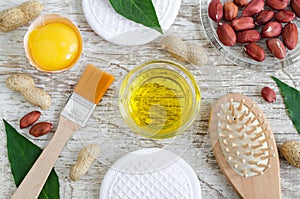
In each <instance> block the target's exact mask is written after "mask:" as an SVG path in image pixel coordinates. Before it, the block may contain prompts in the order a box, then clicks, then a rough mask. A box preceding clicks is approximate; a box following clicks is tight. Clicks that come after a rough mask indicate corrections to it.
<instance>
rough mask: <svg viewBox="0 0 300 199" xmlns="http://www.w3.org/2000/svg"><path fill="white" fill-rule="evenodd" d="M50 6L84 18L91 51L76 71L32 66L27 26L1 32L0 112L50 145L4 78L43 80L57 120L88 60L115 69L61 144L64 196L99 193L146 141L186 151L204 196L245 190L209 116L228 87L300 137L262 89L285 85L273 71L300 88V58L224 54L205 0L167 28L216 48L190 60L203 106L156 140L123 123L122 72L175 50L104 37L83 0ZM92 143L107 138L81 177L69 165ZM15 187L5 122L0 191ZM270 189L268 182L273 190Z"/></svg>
mask: <svg viewBox="0 0 300 199" xmlns="http://www.w3.org/2000/svg"><path fill="white" fill-rule="evenodd" d="M21 2H22V0H14V1H13V0H5V1H4V0H1V1H0V9H4V8H8V7H11V6H13V5H17V4H18V3H21ZM43 3H44V4H45V10H44V12H43V13H60V14H62V15H66V16H68V17H69V18H71V19H72V20H73V21H74V22H75V23H77V24H78V26H79V29H80V31H81V32H82V36H83V40H84V51H83V54H82V57H81V59H80V61H79V63H78V64H77V65H76V66H75V67H74V68H73V69H72V70H70V71H67V72H64V73H60V74H46V73H41V72H38V71H37V70H35V69H34V68H33V67H31V66H30V65H29V63H28V61H27V59H26V57H25V53H24V50H23V47H22V40H23V36H24V34H25V32H26V29H27V26H24V27H21V28H18V29H17V30H15V31H13V32H10V33H0V88H1V89H0V109H1V112H0V117H1V118H5V119H6V120H7V121H8V122H10V123H11V124H12V125H13V126H15V127H16V128H17V130H19V132H20V133H22V134H23V135H24V136H25V137H27V138H28V139H30V140H31V141H33V142H34V143H35V144H37V145H39V146H40V147H42V148H44V147H45V146H46V145H47V143H48V142H49V140H50V139H51V136H52V135H51V134H50V135H47V136H44V137H40V138H38V139H35V138H33V137H31V136H30V135H29V134H28V129H25V130H20V129H19V128H18V121H19V119H20V117H21V116H23V115H24V114H26V113H28V112H30V111H32V110H37V107H34V106H32V105H30V104H29V103H27V102H26V101H25V100H24V98H23V97H22V96H21V95H20V94H19V93H16V92H12V91H10V90H9V89H8V88H6V86H5V79H6V78H7V77H8V76H9V75H10V74H12V73H28V74H30V75H32V76H33V77H34V78H35V80H36V83H37V85H39V86H40V87H42V88H45V89H46V90H47V91H48V92H49V93H50V95H51V97H52V100H53V105H52V106H51V108H50V110H48V111H42V117H41V119H40V120H41V121H42V120H44V121H50V122H52V123H53V124H54V129H55V127H56V126H57V122H58V115H59V112H60V110H61V109H62V107H63V106H64V103H65V102H66V100H67V98H68V96H69V94H70V93H71V92H72V90H73V88H74V85H75V84H76V82H77V81H78V78H79V76H80V74H81V72H82V70H83V68H84V66H85V65H86V64H87V63H93V64H95V65H96V66H97V67H99V68H101V69H104V70H106V71H107V72H109V73H112V74H113V75H114V76H115V77H116V81H115V82H114V84H113V85H112V86H111V88H110V89H109V90H108V92H107V94H106V95H105V96H104V98H103V100H102V101H101V102H100V104H99V106H98V107H97V108H96V110H95V112H94V114H93V115H92V117H91V118H90V120H89V122H88V123H87V126H86V128H84V129H81V130H80V131H79V132H77V133H76V134H75V135H74V136H73V138H72V139H71V140H70V141H69V142H68V144H67V145H66V146H65V148H64V150H63V151H62V153H61V155H60V157H59V160H58V161H57V163H56V165H55V170H56V172H57V173H58V175H59V179H60V196H61V198H74V199H75V198H78V199H79V198H80V199H81V198H98V197H99V189H100V185H101V182H102V179H103V177H104V175H105V173H106V172H107V170H108V169H109V168H110V166H111V165H112V164H113V162H115V161H116V160H117V159H118V158H120V157H121V156H122V155H124V154H126V153H128V152H130V151H134V150H136V149H140V148H144V147H165V148H166V149H168V150H170V151H173V152H175V153H176V154H178V155H181V156H182V157H183V158H184V159H185V160H186V161H187V162H188V163H189V164H190V165H191V166H192V167H193V168H194V170H195V171H196V173H197V175H198V178H199V181H200V183H201V186H202V193H203V198H205V199H206V198H238V196H237V195H236V193H235V192H234V190H233V189H232V188H231V186H230V185H229V184H228V182H227V180H226V179H225V177H224V176H223V174H222V173H221V171H220V169H219V168H218V165H217V162H216V160H215V158H214V156H213V154H212V151H211V148H210V145H209V143H208V136H207V130H208V117H209V111H210V107H211V103H212V102H214V101H215V100H216V99H217V98H219V97H221V96H222V95H224V94H226V93H228V92H238V93H243V94H246V95H248V96H249V97H251V98H252V99H254V100H255V101H256V102H257V103H258V104H259V106H260V108H261V109H262V110H263V111H264V113H265V115H266V117H267V118H268V119H269V122H270V123H271V127H272V129H273V132H274V134H275V138H276V141H277V144H278V146H279V147H280V145H281V144H282V143H283V142H284V141H286V140H289V139H292V140H295V141H300V136H299V135H298V134H297V132H296V130H295V129H294V128H293V126H292V123H291V121H290V120H289V118H288V116H287V114H286V110H285V108H284V105H283V100H282V97H281V96H280V95H278V99H277V101H276V103H274V104H268V103H266V102H264V101H263V100H262V98H261V97H260V90H261V88H262V87H263V86H266V85H267V86H270V87H272V88H273V89H275V91H276V92H277V93H278V89H277V87H276V85H275V83H274V82H273V81H272V80H271V79H270V78H269V76H270V75H274V76H277V77H279V78H280V79H281V80H284V81H285V82H287V83H289V84H290V85H293V86H295V87H297V88H298V89H300V69H299V68H298V67H299V66H298V65H297V66H291V67H288V68H286V69H284V70H279V71H276V72H268V73H260V72H255V71H252V70H247V69H243V68H241V67H239V66H234V65H232V64H231V63H230V62H229V61H227V60H226V59H224V58H222V57H220V56H219V55H218V54H217V52H216V51H215V49H214V48H212V46H211V44H210V43H209V42H208V41H207V40H206V38H205V34H204V31H203V28H202V26H201V21H200V15H199V1H198V0H183V2H182V6H181V9H180V12H179V15H178V17H177V18H176V21H175V23H174V25H173V26H172V27H171V28H170V30H169V31H168V32H167V34H176V35H177V36H179V37H181V38H183V39H184V40H185V41H188V42H195V43H198V44H199V45H201V46H203V47H204V48H205V49H206V52H207V54H208V56H209V63H208V64H207V65H206V66H202V67H196V68H193V67H192V66H191V65H188V64H186V66H187V67H188V68H190V69H191V71H192V73H193V74H194V75H195V76H196V78H197V80H198V83H199V85H200V87H201V90H202V108H201V114H200V115H199V117H198V118H197V120H196V122H195V124H194V126H193V128H192V129H191V130H190V131H187V132H185V133H184V134H182V135H180V136H178V137H177V138H176V139H171V140H163V141H153V140H149V139H144V138H141V137H138V136H136V135H135V134H134V133H133V132H132V131H131V130H130V129H129V128H128V127H127V126H126V125H125V124H124V123H123V120H122V118H121V117H120V115H119V112H118V106H117V96H118V93H117V92H118V88H119V86H120V83H121V80H122V78H123V77H124V76H125V75H126V74H127V72H128V71H129V70H130V69H131V68H133V67H134V66H136V65H137V64H139V63H141V62H144V61H146V60H149V59H153V58H167V59H172V58H171V57H169V56H168V55H167V54H166V53H165V52H164V51H163V50H162V49H161V48H160V46H159V42H158V40H156V41H154V42H152V43H149V44H147V45H145V46H137V47H121V46H116V45H113V44H111V43H108V42H106V41H104V40H103V39H101V38H100V37H98V36H97V35H96V34H95V33H94V32H93V31H92V30H91V29H90V27H89V26H88V24H87V22H86V20H85V18H84V16H83V13H82V8H81V1H79V0H76V1H75V0H66V1H61V0H51V1H43ZM89 143H98V144H100V145H101V148H102V152H101V156H100V157H99V159H98V160H97V161H96V162H95V163H94V164H93V166H92V167H91V169H90V170H89V172H88V174H87V175H85V176H84V177H82V179H81V180H80V181H78V182H71V181H70V179H69V177H68V173H69V170H70V167H71V165H72V164H74V162H75V160H76V157H77V153H78V151H79V150H80V149H81V148H82V147H83V146H84V145H85V144H89ZM280 166H281V184H282V197H283V198H293V199H294V198H300V191H299V190H300V169H297V168H295V167H292V166H290V165H289V164H287V162H286V161H285V160H284V159H282V158H281V159H280ZM15 190H16V187H15V185H14V182H13V177H12V174H11V172H10V166H9V162H8V158H7V149H6V135H5V132H4V128H3V123H2V122H0V198H1V199H6V198H10V196H11V195H12V193H13V192H14V191H15ZM266 191H268V190H266Z"/></svg>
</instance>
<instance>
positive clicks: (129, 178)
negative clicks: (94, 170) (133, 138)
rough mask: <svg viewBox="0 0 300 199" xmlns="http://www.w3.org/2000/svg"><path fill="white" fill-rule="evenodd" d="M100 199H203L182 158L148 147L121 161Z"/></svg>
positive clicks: (107, 177)
mask: <svg viewBox="0 0 300 199" xmlns="http://www.w3.org/2000/svg"><path fill="white" fill-rule="evenodd" d="M99 198H100V199H111V198H113V199H201V187H200V184H199V180H198V178H197V176H196V174H195V172H194V171H193V169H192V168H191V167H190V166H189V165H188V164H187V163H186V162H185V161H184V160H183V159H182V158H180V157H179V156H177V155H175V154H173V153H171V152H169V151H166V150H162V149H157V148H148V149H141V150H138V151H135V152H132V153H129V154H127V155H125V156H123V157H122V158H121V159H119V160H118V161H117V162H116V163H114V164H113V166H112V167H111V168H110V169H109V171H108V172H107V174H106V175H105V177H104V180H103V182H102V186H101V190H100V196H99Z"/></svg>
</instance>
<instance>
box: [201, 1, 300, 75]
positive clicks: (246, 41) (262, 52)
mask: <svg viewBox="0 0 300 199" xmlns="http://www.w3.org/2000/svg"><path fill="white" fill-rule="evenodd" d="M298 4H299V5H298ZM200 15H201V21H202V26H203V28H204V31H205V33H206V37H207V38H208V40H209V41H210V42H211V43H212V45H213V46H214V47H215V48H216V49H217V50H218V51H219V53H220V54H221V55H223V56H224V57H226V58H227V59H228V60H230V61H231V62H233V63H234V64H236V65H239V66H242V67H245V68H250V69H254V70H258V71H274V70H278V69H282V68H285V67H287V66H290V65H294V64H296V63H298V62H299V61H300V56H299V55H300V45H299V41H298V28H299V27H300V18H299V17H300V1H297V0H291V1H290V2H289V1H288V0H232V1H227V0H202V1H201V7H200Z"/></svg>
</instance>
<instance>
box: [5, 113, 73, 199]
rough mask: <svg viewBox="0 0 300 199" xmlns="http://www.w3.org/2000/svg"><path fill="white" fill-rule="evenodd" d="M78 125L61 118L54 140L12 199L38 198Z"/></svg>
mask: <svg viewBox="0 0 300 199" xmlns="http://www.w3.org/2000/svg"><path fill="white" fill-rule="evenodd" d="M77 129H78V125H77V124H75V123H73V122H71V121H70V120H68V119H66V118H64V117H63V116H60V120H59V124H58V127H57V130H56V132H55V133H54V136H53V138H52V139H51V141H50V142H49V144H48V145H47V146H46V148H45V149H44V150H43V152H42V153H41V155H40V156H39V158H38V159H37V160H36V162H35V163H34V164H33V166H32V168H31V169H30V170H29V172H28V173H27V175H26V177H25V178H24V179H23V181H22V183H21V184H20V186H19V187H18V189H17V191H16V192H15V193H14V194H13V196H12V197H11V198H12V199H34V198H38V196H39V194H40V192H41V190H42V188H43V186H44V184H45V182H46V180H47V178H48V176H49V174H50V172H51V170H52V168H53V166H54V165H55V162H56V160H57V158H58V156H59V154H60V152H61V150H62V149H63V147H64V146H65V144H66V143H67V141H68V140H69V139H70V137H71V136H72V135H73V133H74V132H75V131H76V130H77Z"/></svg>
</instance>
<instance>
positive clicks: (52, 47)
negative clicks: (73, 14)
mask: <svg viewBox="0 0 300 199" xmlns="http://www.w3.org/2000/svg"><path fill="white" fill-rule="evenodd" d="M28 44H29V49H30V52H31V56H32V58H33V60H34V61H35V62H36V64H37V65H38V66H39V67H40V68H41V69H43V70H47V71H55V70H63V69H65V68H68V67H69V66H70V65H72V64H73V62H74V60H75V59H76V58H77V57H78V51H79V45H80V44H79V39H78V36H77V34H76V32H75V31H74V30H73V29H72V28H71V27H70V26H68V25H66V24H63V23H49V24H46V25H44V26H41V27H39V28H37V29H34V30H33V31H32V32H31V33H30V35H29V41H28Z"/></svg>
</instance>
